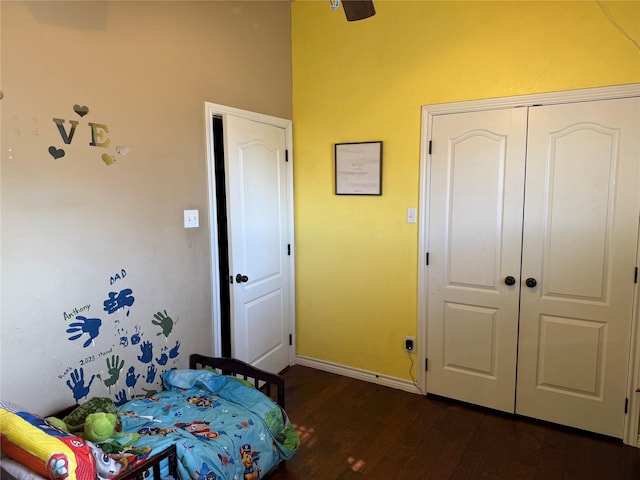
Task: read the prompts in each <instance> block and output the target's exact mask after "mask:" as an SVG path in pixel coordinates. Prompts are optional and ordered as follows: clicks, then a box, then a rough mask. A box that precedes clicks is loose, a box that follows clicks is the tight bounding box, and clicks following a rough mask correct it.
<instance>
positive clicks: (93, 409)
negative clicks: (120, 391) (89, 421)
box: [62, 397, 118, 432]
mask: <svg viewBox="0 0 640 480" xmlns="http://www.w3.org/2000/svg"><path fill="white" fill-rule="evenodd" d="M97 412H102V413H112V414H114V415H116V416H117V415H118V409H117V408H116V405H115V404H114V403H113V400H111V399H110V398H104V397H92V398H90V399H89V400H87V401H86V402H84V403H81V404H80V405H79V406H78V407H76V408H75V409H74V410H73V411H72V412H71V413H70V414H69V415H67V416H66V417H64V418H63V419H62V421H63V422H64V423H65V424H66V425H67V427H68V428H69V430H70V431H72V432H80V431H82V430H84V423H85V420H86V418H87V416H88V415H90V414H91V413H97Z"/></svg>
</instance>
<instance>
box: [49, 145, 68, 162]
mask: <svg viewBox="0 0 640 480" xmlns="http://www.w3.org/2000/svg"><path fill="white" fill-rule="evenodd" d="M49 153H50V154H51V156H52V157H53V159H54V160H57V159H59V158H62V157H64V154H65V151H64V150H63V149H61V148H56V147H54V146H53V145H52V146H50V147H49Z"/></svg>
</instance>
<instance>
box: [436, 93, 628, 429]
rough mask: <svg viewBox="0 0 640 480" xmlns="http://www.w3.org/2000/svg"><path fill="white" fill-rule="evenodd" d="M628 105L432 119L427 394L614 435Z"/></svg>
mask: <svg viewBox="0 0 640 480" xmlns="http://www.w3.org/2000/svg"><path fill="white" fill-rule="evenodd" d="M639 115H640V99H639V98H637V97H636V98H624V99H613V100H598V101H588V102H576V103H565V104H557V105H542V106H524V107H518V108H499V109H495V110H488V111H476V112H468V113H455V114H449V115H435V116H434V117H433V120H432V121H433V123H432V128H431V132H432V135H431V139H432V151H431V161H430V172H429V179H430V180H429V214H428V232H429V233H428V251H429V266H428V267H427V268H428V271H427V275H428V300H427V355H428V370H427V382H426V385H427V392H428V393H433V394H438V395H442V396H446V397H450V398H454V399H458V400H462V401H465V402H470V403H474V404H478V405H483V406H486V407H490V408H493V409H497V410H502V411H506V412H511V413H518V414H521V415H525V416H529V417H534V418H539V419H543V420H547V421H551V422H554V423H559V424H563V425H569V426H573V427H577V428H581V429H585V430H589V431H593V432H598V433H602V434H606V435H611V436H615V437H619V438H621V437H622V434H623V428H624V413H625V411H624V409H625V397H626V388H627V371H628V361H629V348H630V341H631V340H630V338H631V324H632V313H633V297H634V289H635V286H636V285H635V283H634V282H635V278H634V277H635V273H636V252H637V244H636V242H637V239H638V222H639V214H640V143H639V140H638V137H640V135H638V131H639Z"/></svg>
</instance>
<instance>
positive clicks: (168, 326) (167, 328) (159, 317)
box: [151, 310, 173, 338]
mask: <svg viewBox="0 0 640 480" xmlns="http://www.w3.org/2000/svg"><path fill="white" fill-rule="evenodd" d="M153 317H154V318H155V320H151V323H153V324H154V325H159V326H160V328H162V332H158V333H157V334H156V335H164V336H165V338H168V337H169V334H170V333H171V330H173V319H172V318H171V317H170V316H169V315H167V311H166V310H165V311H164V314H163V313H162V312H158V313H156V314H155V315H154V316H153Z"/></svg>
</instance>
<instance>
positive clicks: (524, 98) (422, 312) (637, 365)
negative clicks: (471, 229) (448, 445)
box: [417, 83, 640, 447]
mask: <svg viewBox="0 0 640 480" xmlns="http://www.w3.org/2000/svg"><path fill="white" fill-rule="evenodd" d="M637 96H640V83H635V84H628V85H616V86H611V87H599V88H589V89H581V90H568V91H562V92H552V93H541V94H531V95H520V96H512V97H503V98H490V99H485V100H470V101H463V102H453V103H441V104H433V105H423V106H422V108H421V135H420V202H419V212H420V213H419V239H418V259H420V260H419V261H418V322H417V323H418V329H417V332H418V333H417V335H418V339H419V340H418V348H417V355H418V358H425V359H427V358H428V354H429V352H427V348H426V345H427V335H428V331H427V320H428V318H427V311H428V309H427V304H428V301H429V299H428V292H429V284H428V274H429V269H428V266H427V265H426V260H425V259H426V258H427V253H428V252H429V231H428V225H429V221H428V220H429V208H430V204H429V195H430V192H429V178H430V168H431V155H430V154H429V141H430V140H431V138H432V134H433V117H434V116H437V115H447V114H455V113H465V112H476V111H483V110H495V109H500V108H517V107H528V106H533V105H553V104H561V103H574V102H586V101H594V100H610V99H616V98H627V97H637ZM639 226H640V219H639ZM639 238H640V237H639ZM639 262H640V243H639V246H638V256H637V260H636V264H637V263H639ZM418 384H419V385H421V387H422V390H423V391H425V392H426V391H427V376H426V371H424V370H423V369H419V373H418ZM636 388H640V293H639V288H638V284H637V283H636V285H635V305H634V312H633V320H632V325H631V348H630V352H629V375H628V379H627V398H628V399H629V409H628V411H627V414H626V417H627V418H626V420H625V428H624V435H623V442H624V443H626V444H628V445H633V446H636V447H640V436H639V435H638V426H639V423H640V393H636V392H635V390H636ZM514 394H515V393H514Z"/></svg>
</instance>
